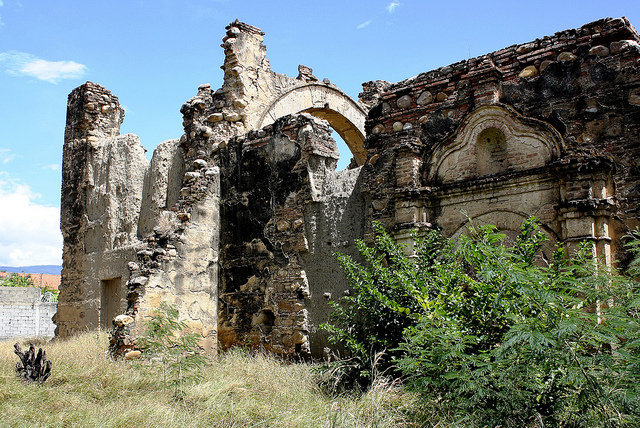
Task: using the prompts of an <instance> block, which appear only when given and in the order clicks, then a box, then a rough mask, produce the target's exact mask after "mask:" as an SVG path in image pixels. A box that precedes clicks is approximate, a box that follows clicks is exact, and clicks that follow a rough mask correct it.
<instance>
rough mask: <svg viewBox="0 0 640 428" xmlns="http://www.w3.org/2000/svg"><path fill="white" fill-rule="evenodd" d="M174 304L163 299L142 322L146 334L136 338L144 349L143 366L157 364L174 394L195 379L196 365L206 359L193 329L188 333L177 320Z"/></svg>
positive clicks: (164, 380)
mask: <svg viewBox="0 0 640 428" xmlns="http://www.w3.org/2000/svg"><path fill="white" fill-rule="evenodd" d="M178 316H179V313H178V309H177V307H176V306H175V305H169V304H168V303H166V302H162V303H161V304H160V307H159V308H158V309H156V310H155V311H154V313H153V316H152V317H151V318H150V319H149V320H147V321H146V322H145V334H144V335H142V336H141V337H139V338H138V343H139V345H140V347H141V348H142V349H143V355H144V357H145V360H147V361H149V362H150V364H147V365H145V366H141V367H145V368H147V369H148V368H157V369H159V373H160V375H161V376H162V380H163V382H164V383H165V385H167V386H168V387H170V388H173V389H174V390H175V392H176V394H181V393H182V388H183V385H184V383H185V382H187V381H188V382H192V381H195V380H197V379H198V375H197V369H198V368H199V367H200V366H201V365H202V364H203V363H204V362H205V361H206V358H205V356H204V355H202V354H201V352H200V349H199V346H198V340H199V339H200V336H199V335H198V334H196V333H187V332H186V329H187V325H186V323H185V322H184V321H179V320H178Z"/></svg>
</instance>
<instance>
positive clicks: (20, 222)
mask: <svg viewBox="0 0 640 428" xmlns="http://www.w3.org/2000/svg"><path fill="white" fill-rule="evenodd" d="M39 197H40V195H38V194H37V193H34V192H33V191H32V190H31V188H30V187H29V186H27V185H24V184H20V183H17V182H15V181H13V180H11V179H9V178H7V174H6V173H0V207H2V209H0V265H6V266H28V265H59V264H61V262H62V259H61V255H62V234H61V233H60V208H57V207H47V206H45V205H40V204H38V203H36V202H34V201H35V200H37V199H38V198H39Z"/></svg>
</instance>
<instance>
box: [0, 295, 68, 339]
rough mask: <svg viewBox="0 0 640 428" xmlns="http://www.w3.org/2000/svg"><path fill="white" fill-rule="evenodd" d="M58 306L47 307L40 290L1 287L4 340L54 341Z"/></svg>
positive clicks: (1, 336) (1, 333) (0, 329)
mask: <svg viewBox="0 0 640 428" xmlns="http://www.w3.org/2000/svg"><path fill="white" fill-rule="evenodd" d="M57 306H58V304H57V303H43V302H42V301H41V295H40V289H39V288H22V287H0V339H9V338H18V337H53V336H54V331H55V328H56V326H55V324H54V323H53V321H52V320H51V317H53V315H54V314H55V313H56V308H57Z"/></svg>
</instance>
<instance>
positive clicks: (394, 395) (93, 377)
mask: <svg viewBox="0 0 640 428" xmlns="http://www.w3.org/2000/svg"><path fill="white" fill-rule="evenodd" d="M13 343H15V342H14V341H4V342H0V426H2V427H30V428H33V427H75V426H79V427H134V428H143V427H181V428H182V427H305V428H309V427H414V426H418V425H417V424H415V423H412V422H411V421H409V420H408V416H407V415H409V414H411V413H412V411H413V410H414V409H413V407H415V406H417V403H418V399H417V397H415V396H413V395H411V394H409V393H407V392H405V391H403V390H402V389H401V388H400V387H398V386H396V385H393V384H390V383H389V382H388V381H385V380H380V381H378V382H376V384H375V385H374V387H373V388H372V389H371V390H370V391H369V392H367V393H366V394H364V395H342V396H339V397H330V396H328V395H327V394H325V393H323V392H322V390H321V388H320V387H319V386H318V379H319V376H320V374H319V372H318V370H317V367H315V366H313V365H309V364H285V363H282V362H279V361H277V360H275V359H274V358H272V357H270V356H265V355H248V354H247V353H246V352H242V351H234V352H230V353H227V354H224V355H221V356H218V357H217V358H215V359H212V360H211V361H210V362H208V363H207V364H204V365H203V366H201V367H200V368H198V369H196V370H195V371H194V372H182V373H181V372H179V371H176V370H171V369H170V368H169V367H167V366H166V365H162V364H160V363H148V362H146V363H141V362H138V363H131V362H126V361H113V360H111V359H110V358H109V357H108V356H107V353H106V350H107V335H106V334H105V333H96V332H94V333H87V334H84V335H82V336H80V337H78V338H75V339H73V340H69V341H60V342H54V343H46V344H40V345H39V346H43V347H44V348H45V350H46V351H47V356H48V359H49V360H51V361H52V362H53V370H52V374H51V377H50V378H49V379H48V380H47V381H46V382H45V383H44V384H28V383H25V382H23V381H22V380H20V379H19V378H18V377H17V376H16V373H15V364H16V362H17V361H18V358H17V356H16V355H15V354H14V353H13ZM21 344H22V345H23V349H24V348H26V347H28V342H23V343H21ZM189 378H191V379H190V380H185V379H189Z"/></svg>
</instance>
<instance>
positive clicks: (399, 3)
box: [0, 0, 640, 266]
mask: <svg viewBox="0 0 640 428" xmlns="http://www.w3.org/2000/svg"><path fill="white" fill-rule="evenodd" d="M620 16H627V17H628V18H629V19H630V21H631V22H632V24H635V25H636V26H639V27H640V3H639V2H636V1H632V0H625V1H617V0H609V1H562V0H555V1H526V2H525V1H488V0H485V1H456V0H451V1H448V2H445V1H430V0H429V1H417V0H416V1H410V0H383V1H378V0H357V1H347V0H342V1H335V0H324V1H304V0H298V1H284V0H283V1H278V0H262V1H247V0H181V1H177V0H175V1H171V0H127V1H120V0H111V1H98V0H93V1H87V0H55V1H54V0H39V1H29V0H20V1H18V0H0V265H9V266H20V265H35V264H60V263H61V253H62V238H61V235H60V231H59V206H60V180H61V172H60V165H61V158H62V143H63V135H64V125H65V112H66V99H67V95H68V93H69V92H70V91H71V90H72V89H73V88H75V87H76V86H79V85H81V84H82V83H84V82H85V81H87V80H90V81H93V82H96V83H99V84H101V85H103V86H105V87H107V88H108V89H110V90H111V91H112V92H113V93H114V94H115V95H117V96H118V97H119V99H120V102H121V104H122V105H123V106H124V107H125V109H126V117H125V121H124V124H123V126H122V129H121V131H122V133H127V132H132V133H135V134H138V135H139V136H140V138H141V141H142V144H143V145H144V146H145V147H146V148H147V149H148V150H149V152H148V153H149V154H151V153H152V151H153V149H154V148H155V146H156V145H157V144H158V143H160V142H161V141H164V140H166V139H169V138H177V137H179V136H180V135H181V134H182V125H181V122H182V118H181V115H180V112H179V110H180V106H181V105H182V103H183V102H184V101H186V100H187V99H189V98H190V97H192V96H193V95H195V94H196V92H197V87H198V85H199V84H201V83H210V84H211V86H212V87H215V88H217V87H220V86H221V84H222V71H221V70H220V68H219V67H220V65H222V61H223V51H222V49H221V48H220V43H221V38H222V37H223V36H224V27H225V25H227V24H228V23H229V22H231V21H233V20H235V19H236V18H238V19H239V20H241V21H243V22H246V23H248V24H252V25H255V26H258V27H260V28H262V30H263V31H265V33H266V35H265V44H266V45H267V57H268V58H269V59H270V60H271V68H272V70H274V71H276V72H279V73H285V74H287V75H289V76H296V75H297V66H298V64H304V65H307V66H309V67H311V68H313V70H314V74H315V75H316V76H317V77H319V78H320V79H322V78H325V77H326V78H329V79H330V80H331V82H332V83H335V84H337V85H338V86H339V87H341V88H342V89H343V90H344V91H346V92H347V93H348V94H349V95H351V96H352V97H354V98H356V97H357V96H358V93H359V92H360V90H361V83H362V82H365V81H369V80H377V79H382V80H388V81H390V82H396V81H399V80H402V79H405V78H409V77H411V76H414V75H416V74H419V73H421V72H424V71H429V70H432V69H434V68H437V67H440V66H444V65H447V64H450V63H453V62H457V61H460V60H463V59H467V58H470V57H475V56H478V55H483V54H485V53H489V52H492V51H495V50H498V49H501V48H503V47H506V46H509V45H512V44H516V43H524V42H527V41H531V40H535V39H536V38H538V37H543V36H545V35H550V34H553V33H555V32H556V31H561V30H565V29H568V28H576V27H579V26H581V25H583V24H586V23H588V22H591V21H594V20H597V19H600V18H604V17H620ZM348 157H350V156H349V154H345V155H343V158H348Z"/></svg>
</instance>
